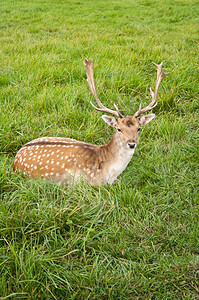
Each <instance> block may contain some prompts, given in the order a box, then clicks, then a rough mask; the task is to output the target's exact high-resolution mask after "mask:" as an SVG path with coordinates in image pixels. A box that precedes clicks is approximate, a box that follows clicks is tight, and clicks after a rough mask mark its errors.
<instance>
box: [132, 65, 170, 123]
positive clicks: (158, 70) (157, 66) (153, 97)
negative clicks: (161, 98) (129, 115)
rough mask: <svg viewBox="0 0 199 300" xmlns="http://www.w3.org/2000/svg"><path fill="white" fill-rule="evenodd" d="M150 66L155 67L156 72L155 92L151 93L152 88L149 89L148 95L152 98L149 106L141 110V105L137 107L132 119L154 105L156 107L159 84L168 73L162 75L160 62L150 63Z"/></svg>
mask: <svg viewBox="0 0 199 300" xmlns="http://www.w3.org/2000/svg"><path fill="white" fill-rule="evenodd" d="M152 64H153V65H154V66H155V67H156V70H157V79H156V85H155V91H154V92H153V90H152V88H150V95H151V97H152V101H151V103H150V104H149V105H147V106H146V107H145V108H143V109H141V104H140V106H139V109H138V111H137V112H136V113H135V114H134V117H136V118H137V117H139V116H140V115H141V114H143V113H145V112H147V111H150V110H152V109H153V108H154V107H155V106H156V105H157V102H156V100H157V95H158V88H159V86H160V83H161V81H162V79H163V78H164V77H165V76H167V75H168V74H169V73H163V72H162V65H163V63H162V62H161V64H159V65H158V64H156V63H154V62H152Z"/></svg>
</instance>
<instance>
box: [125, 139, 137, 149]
mask: <svg viewBox="0 0 199 300" xmlns="http://www.w3.org/2000/svg"><path fill="white" fill-rule="evenodd" d="M127 145H128V147H129V148H131V149H134V148H135V147H136V143H135V141H134V140H132V141H128V142H127Z"/></svg>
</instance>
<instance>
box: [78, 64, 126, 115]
mask: <svg viewBox="0 0 199 300" xmlns="http://www.w3.org/2000/svg"><path fill="white" fill-rule="evenodd" d="M84 66H85V68H86V75H87V81H88V85H89V87H90V90H91V93H92V94H93V96H94V97H95V100H96V102H97V104H98V106H99V107H96V106H95V105H94V104H93V103H92V102H90V103H91V105H92V106H93V107H94V108H95V109H96V110H98V111H103V112H106V113H109V114H112V115H115V116H117V117H119V118H123V115H122V114H121V113H120V111H119V109H118V107H117V106H116V105H115V104H114V106H115V108H116V110H112V109H109V108H107V107H106V106H104V105H103V104H102V103H101V101H100V99H99V97H98V95H97V91H96V86H95V79H94V62H93V60H92V59H90V61H89V60H88V59H87V58H85V63H84Z"/></svg>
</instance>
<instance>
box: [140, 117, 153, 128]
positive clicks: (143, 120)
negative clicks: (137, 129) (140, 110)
mask: <svg viewBox="0 0 199 300" xmlns="http://www.w3.org/2000/svg"><path fill="white" fill-rule="evenodd" d="M153 118H155V114H150V115H145V116H142V117H141V118H140V122H139V123H140V126H144V125H146V124H147V123H149V122H150V121H151V120H153Z"/></svg>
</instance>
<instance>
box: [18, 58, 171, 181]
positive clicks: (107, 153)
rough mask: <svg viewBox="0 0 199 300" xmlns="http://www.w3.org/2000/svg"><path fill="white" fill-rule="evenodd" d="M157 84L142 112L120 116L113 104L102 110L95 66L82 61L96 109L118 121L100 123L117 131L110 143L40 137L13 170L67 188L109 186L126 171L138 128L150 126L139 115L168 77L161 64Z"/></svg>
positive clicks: (27, 147) (24, 149) (148, 117)
mask: <svg viewBox="0 0 199 300" xmlns="http://www.w3.org/2000/svg"><path fill="white" fill-rule="evenodd" d="M153 64H154V65H155V67H156V69H157V80H156V86H155V90H154V92H153V91H152V89H151V88H150V95H151V97H152V101H151V103H150V104H149V105H148V106H146V107H145V108H141V104H140V106H139V109H138V111H137V112H136V113H135V114H134V115H133V116H128V115H127V116H123V115H122V114H121V112H120V111H119V109H118V107H117V106H116V105H115V104H114V106H115V110H112V109H109V108H107V107H105V106H104V105H103V104H102V103H101V101H100V100H99V98H98V95H97V91H96V87H95V81H94V63H93V60H92V59H91V60H90V61H88V60H87V59H85V68H86V74H87V81H88V84H89V87H90V89H91V92H92V94H93V95H94V97H95V100H96V102H97V104H98V106H99V107H96V106H94V105H93V104H92V102H91V105H92V106H93V107H94V108H95V109H96V110H98V111H101V112H105V113H109V114H111V115H114V116H116V117H117V119H116V118H115V117H113V116H107V115H103V116H102V119H103V120H104V121H105V122H106V123H107V124H108V125H110V126H112V127H114V128H116V130H115V132H114V134H113V137H112V139H111V140H110V142H109V143H108V144H106V145H100V146H97V145H92V144H87V143H84V142H80V141H77V140H74V139H70V138H63V137H42V138H38V139H35V140H33V141H31V142H29V143H27V144H25V145H24V146H23V147H22V148H21V149H20V150H19V151H18V153H17V155H16V157H15V161H14V170H21V171H22V172H24V173H25V174H26V175H28V176H30V177H41V178H44V179H49V178H51V179H53V180H55V181H57V182H58V183H65V184H70V183H72V182H77V181H78V180H80V178H83V179H84V180H86V181H87V182H89V183H90V184H91V185H104V184H106V183H109V184H112V183H113V182H114V181H115V180H116V179H117V177H118V176H119V175H120V174H121V173H122V172H123V171H124V170H125V168H126V167H127V165H128V163H129V162H130V160H131V158H132V156H133V154H134V151H135V148H136V146H137V140H138V133H139V130H140V127H141V126H143V125H145V124H147V123H149V122H150V121H151V120H152V119H153V118H154V117H155V115H154V114H149V115H143V116H141V114H143V113H145V112H148V111H150V110H152V109H153V108H154V107H155V106H156V105H157V102H156V99H157V94H158V88H159V85H160V83H161V80H162V79H163V78H164V77H165V76H166V75H167V74H168V73H163V72H162V63H161V64H160V65H157V64H155V63H153Z"/></svg>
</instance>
